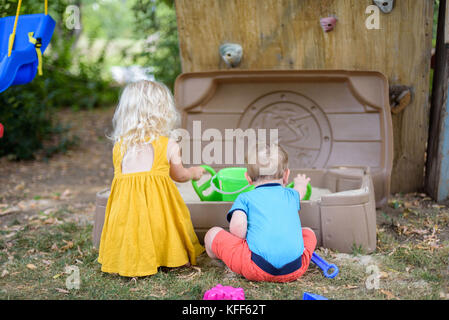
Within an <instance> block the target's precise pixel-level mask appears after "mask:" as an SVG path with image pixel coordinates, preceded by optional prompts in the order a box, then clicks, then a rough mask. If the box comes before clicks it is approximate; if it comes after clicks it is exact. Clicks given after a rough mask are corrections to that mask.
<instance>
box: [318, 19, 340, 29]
mask: <svg viewBox="0 0 449 320" xmlns="http://www.w3.org/2000/svg"><path fill="white" fill-rule="evenodd" d="M320 23H321V28H323V31H324V32H330V31H332V30H334V28H335V26H336V25H337V18H335V17H327V18H321V19H320Z"/></svg>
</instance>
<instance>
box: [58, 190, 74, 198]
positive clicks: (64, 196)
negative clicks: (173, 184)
mask: <svg viewBox="0 0 449 320" xmlns="http://www.w3.org/2000/svg"><path fill="white" fill-rule="evenodd" d="M71 194H72V192H71V191H70V189H66V190H65V191H64V192H63V193H62V194H61V197H60V199H61V200H65V199H69V198H70V196H71Z"/></svg>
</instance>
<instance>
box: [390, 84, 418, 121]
mask: <svg viewBox="0 0 449 320" xmlns="http://www.w3.org/2000/svg"><path fill="white" fill-rule="evenodd" d="M412 100H413V90H412V88H411V87H407V86H401V85H396V86H391V87H390V106H391V113H393V114H399V113H401V112H402V111H404V109H405V108H406V107H407V106H408V105H409V104H410V103H411V102H412Z"/></svg>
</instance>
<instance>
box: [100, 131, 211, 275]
mask: <svg viewBox="0 0 449 320" xmlns="http://www.w3.org/2000/svg"><path fill="white" fill-rule="evenodd" d="M167 143H168V138H167V137H160V138H158V139H156V140H155V141H153V142H152V146H153V150H154V152H153V154H154V160H153V166H152V168H151V170H150V171H148V172H137V173H129V174H123V173H122V172H121V165H122V158H123V155H122V154H121V152H120V145H119V143H116V144H115V146H114V149H113V162H114V179H113V181H112V186H111V195H110V196H109V200H108V204H107V207H106V215H105V221H104V227H103V232H102V234H101V242H100V249H99V257H98V262H99V263H101V265H102V266H101V270H102V271H104V272H108V273H118V274H120V275H122V276H128V277H138V276H147V275H152V274H155V273H157V268H158V267H159V266H166V267H179V266H182V265H185V264H186V263H188V262H190V263H192V264H196V257H197V256H198V255H199V254H201V253H202V252H203V251H204V247H202V246H201V245H200V243H199V241H198V238H197V236H196V234H195V232H194V230H193V225H192V221H191V219H190V213H189V210H188V208H187V206H186V204H185V203H184V201H183V199H182V197H181V195H180V193H179V191H178V188H177V187H176V185H175V184H174V182H173V180H172V179H171V178H170V176H169V170H170V164H169V162H168V160H167V156H166V155H167Z"/></svg>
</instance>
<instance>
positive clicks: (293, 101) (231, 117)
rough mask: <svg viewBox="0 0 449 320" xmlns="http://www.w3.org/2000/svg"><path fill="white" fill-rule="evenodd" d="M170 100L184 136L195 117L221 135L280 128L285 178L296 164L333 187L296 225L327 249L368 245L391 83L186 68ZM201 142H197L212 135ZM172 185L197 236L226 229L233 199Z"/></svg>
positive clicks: (364, 75)
mask: <svg viewBox="0 0 449 320" xmlns="http://www.w3.org/2000/svg"><path fill="white" fill-rule="evenodd" d="M175 98H176V103H177V107H178V109H180V110H181V112H182V121H183V123H182V124H183V127H184V128H186V129H187V131H188V132H189V133H190V134H191V137H194V135H193V129H194V128H193V125H192V124H193V122H194V121H196V120H200V121H201V125H202V128H201V130H203V131H204V130H206V129H209V128H212V129H216V130H219V131H220V132H222V133H223V135H222V136H223V137H225V134H224V131H225V130H226V129H237V128H241V129H243V130H245V129H248V128H254V129H256V128H264V129H273V128H276V129H279V140H280V141H279V142H280V144H281V145H282V146H283V147H284V148H285V149H286V151H287V152H288V153H289V165H290V169H291V176H290V180H292V179H293V177H294V176H295V175H296V174H297V173H299V172H301V173H306V174H307V175H308V176H309V177H310V178H311V184H312V187H315V188H323V189H328V190H329V191H330V193H329V194H324V195H322V196H321V197H319V198H316V197H315V198H313V197H312V199H311V200H309V201H302V202H301V210H300V212H299V215H300V218H301V223H302V226H303V227H309V228H312V229H313V230H314V231H315V233H316V235H317V238H318V245H319V246H322V247H325V248H330V249H334V250H337V251H339V252H346V253H349V252H352V250H353V249H354V248H355V247H357V248H360V247H361V248H363V250H364V251H365V252H372V251H374V250H375V248H376V205H377V206H378V207H379V206H382V205H384V204H385V203H386V202H387V199H388V196H389V190H390V176H391V168H392V161H393V144H392V140H393V139H392V124H391V114H390V106H389V99H388V81H387V80H386V78H385V77H384V76H383V75H382V74H380V73H378V72H365V71H296V70H295V71H216V72H204V73H187V74H182V75H181V76H179V77H178V79H177V81H176V85H175ZM195 142H197V143H198V141H195V139H194V138H191V139H190V141H189V143H190V145H192V144H193V143H195ZM222 142H223V143H224V142H225V141H222ZM199 143H200V145H201V146H202V147H204V146H205V145H206V144H208V143H210V141H199ZM192 148H193V147H192ZM234 151H236V150H234ZM235 154H236V153H235V152H234V155H235ZM191 160H193V159H191ZM222 160H223V161H221V162H220V163H221V164H214V163H212V164H210V165H211V166H212V167H214V168H215V169H216V170H219V169H220V168H223V167H227V166H230V165H226V164H223V163H225V159H222ZM194 164H195V163H194ZM198 164H199V163H198ZM242 165H243V164H242V163H237V164H234V165H232V166H242ZM179 189H180V192H181V195H182V196H183V198H184V199H185V201H186V204H187V206H188V208H189V210H190V214H191V218H192V222H193V225H194V227H195V231H196V233H197V235H198V237H199V239H200V241H201V242H202V241H203V239H204V234H205V232H206V231H207V230H208V229H209V228H211V227H213V226H221V227H223V228H228V225H229V224H228V222H227V221H226V213H227V211H228V210H229V208H230V207H231V206H232V203H231V202H201V201H200V200H199V199H197V198H195V197H192V193H193V189H191V186H190V184H189V183H187V184H182V185H179ZM108 195H109V191H108V190H105V191H103V192H100V193H98V194H97V207H96V213H95V224H94V230H93V242H94V245H96V246H98V245H99V242H100V237H101V230H102V226H103V221H104V211H105V207H106V204H107V197H108ZM312 195H313V192H312Z"/></svg>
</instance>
